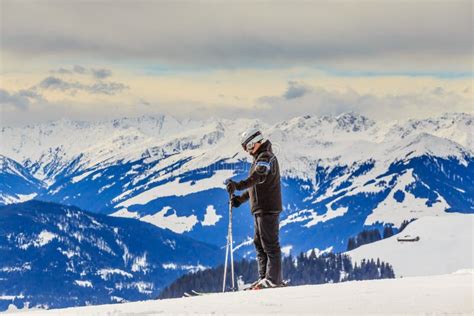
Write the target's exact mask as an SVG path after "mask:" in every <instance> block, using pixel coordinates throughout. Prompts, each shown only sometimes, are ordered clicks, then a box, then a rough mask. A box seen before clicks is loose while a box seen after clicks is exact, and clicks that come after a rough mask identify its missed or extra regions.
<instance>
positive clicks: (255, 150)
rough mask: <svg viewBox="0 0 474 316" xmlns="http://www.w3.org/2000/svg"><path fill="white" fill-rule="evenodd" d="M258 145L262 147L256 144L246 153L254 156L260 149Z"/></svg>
mask: <svg viewBox="0 0 474 316" xmlns="http://www.w3.org/2000/svg"><path fill="white" fill-rule="evenodd" d="M260 145H262V144H261V143H256V144H255V145H254V146H253V148H252V149H250V150H248V151H247V152H248V153H249V154H251V155H254V154H255V153H256V152H257V150H258V149H259V148H260Z"/></svg>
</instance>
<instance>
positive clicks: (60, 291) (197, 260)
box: [0, 201, 222, 311]
mask: <svg viewBox="0 0 474 316" xmlns="http://www.w3.org/2000/svg"><path fill="white" fill-rule="evenodd" d="M0 214H1V216H0V311H2V310H5V309H7V308H8V306H9V305H10V304H13V305H15V306H16V307H18V308H23V307H28V306H29V308H33V307H44V308H59V307H68V306H79V305H89V304H106V303H113V302H126V301H137V300H144V299H154V298H156V297H157V296H158V294H159V293H160V291H161V290H162V289H163V288H164V287H165V286H166V285H168V284H169V283H170V282H172V281H173V280H174V279H175V278H177V277H178V276H180V275H182V274H183V273H187V272H191V271H195V270H196V269H204V268H206V267H210V266H215V265H216V264H217V263H220V261H221V258H222V250H220V249H218V248H217V247H214V246H212V245H209V244H205V243H202V242H198V241H195V240H192V239H190V238H187V237H185V236H181V235H179V234H176V233H173V232H171V231H169V230H166V229H161V228H158V227H155V226H153V225H150V224H148V223H143V222H141V221H137V220H132V219H126V218H117V217H111V216H105V215H100V214H94V213H89V212H85V211H82V210H80V209H78V208H76V207H71V206H64V205H60V204H55V203H47V202H40V201H28V202H24V203H19V204H11V205H7V206H2V207H0Z"/></svg>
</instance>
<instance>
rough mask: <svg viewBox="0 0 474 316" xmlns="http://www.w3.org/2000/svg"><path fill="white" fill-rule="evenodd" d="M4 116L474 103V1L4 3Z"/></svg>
mask: <svg viewBox="0 0 474 316" xmlns="http://www.w3.org/2000/svg"><path fill="white" fill-rule="evenodd" d="M0 11H1V22H0V26H1V30H0V31H1V41H0V47H1V64H0V118H1V122H0V123H1V125H14V124H19V123H24V122H35V121H45V120H53V119H58V118H62V117H66V118H73V119H86V120H94V119H103V118H109V117H110V118H115V117H120V116H137V115H143V114H157V113H163V114H173V115H175V116H177V117H190V116H191V117H198V118H202V117H207V116H222V117H236V116H242V117H258V118H261V119H264V120H268V121H278V120H283V119H288V118H291V117H294V116H297V115H304V114H313V115H325V114H338V113H342V112H346V111H356V112H359V113H362V114H365V115H367V116H369V117H372V118H374V119H386V118H407V117H410V118H418V117H428V116H435V115H438V114H441V113H444V112H469V113H473V112H474V108H473V107H474V106H473V101H474V100H473V99H474V98H473V57H474V54H473V39H472V38H473V2H472V1H470V0H467V1H456V0H452V1H448V0H441V1H427V0H414V1H403V0H393V1H392V0H372V1H349V0H347V1H337V0H336V1H290V0H286V1H243V0H242V1H218V0H214V1H152V0H148V1H123V0H119V1H106V0H102V1H98V0H96V1H89V0H81V1H79V0H77V1H74V0H70V1H38V0H36V1H34V0H16V1H10V0H0Z"/></svg>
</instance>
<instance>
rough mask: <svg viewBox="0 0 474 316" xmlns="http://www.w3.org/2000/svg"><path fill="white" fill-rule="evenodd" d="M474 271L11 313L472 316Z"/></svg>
mask: <svg viewBox="0 0 474 316" xmlns="http://www.w3.org/2000/svg"><path fill="white" fill-rule="evenodd" d="M473 273H474V271H473V270H461V271H458V272H456V273H453V274H448V275H439V276H423V277H408V278H399V279H391V280H374V281H354V282H346V283H339V284H324V285H305V286H297V287H287V288H280V289H271V290H261V291H252V292H239V293H225V294H212V295H207V296H201V297H192V298H178V299H167V300H156V301H145V302H136V303H127V304H120V305H119V304H116V305H101V306H88V307H80V308H70V309H63V310H50V311H43V310H35V311H22V312H13V311H12V312H7V315H9V316H11V315H22V316H24V315H34V316H39V315H61V316H62V315H64V316H72V315H78V316H99V315H104V316H118V315H121V316H123V315H140V316H143V315H169V314H207V315H209V314H217V315H223V314H287V315H298V314H312V315H315V314H350V315H354V314H355V315H361V314H374V315H375V314H376V315H387V314H392V315H400V314H404V315H406V314H416V315H420V314H423V315H425V314H458V315H459V314H464V315H472V314H473V313H474V307H473V302H474V299H473V297H474V296H473V294H474V293H473V281H474V280H473Z"/></svg>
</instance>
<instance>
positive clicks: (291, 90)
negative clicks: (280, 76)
mask: <svg viewBox="0 0 474 316" xmlns="http://www.w3.org/2000/svg"><path fill="white" fill-rule="evenodd" d="M310 91H311V89H310V88H309V87H308V86H306V85H304V84H301V83H299V82H297V81H289V82H288V89H287V90H286V91H285V93H284V94H283V97H284V98H285V99H287V100H289V99H296V98H300V97H302V96H304V95H305V94H306V93H308V92H310Z"/></svg>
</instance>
